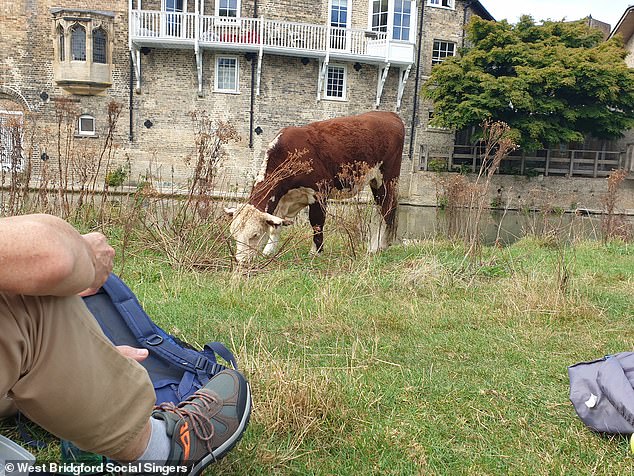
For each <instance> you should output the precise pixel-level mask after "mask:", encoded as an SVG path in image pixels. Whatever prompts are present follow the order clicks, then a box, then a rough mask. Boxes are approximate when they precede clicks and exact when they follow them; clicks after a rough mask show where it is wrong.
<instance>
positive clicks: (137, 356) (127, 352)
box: [117, 345, 150, 362]
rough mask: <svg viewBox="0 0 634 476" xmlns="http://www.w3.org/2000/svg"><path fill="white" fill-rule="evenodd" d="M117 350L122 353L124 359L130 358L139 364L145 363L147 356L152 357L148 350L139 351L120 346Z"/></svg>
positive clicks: (127, 346) (134, 348)
mask: <svg viewBox="0 0 634 476" xmlns="http://www.w3.org/2000/svg"><path fill="white" fill-rule="evenodd" d="M117 350H118V351H119V352H121V354H122V355H123V356H124V357H129V358H130V359H134V360H136V361H137V362H143V361H144V360H145V359H146V358H147V356H148V355H150V353H149V352H148V350H147V349H137V348H136V347H130V346H129V345H118V346H117Z"/></svg>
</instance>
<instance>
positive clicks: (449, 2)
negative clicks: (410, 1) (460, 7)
mask: <svg viewBox="0 0 634 476" xmlns="http://www.w3.org/2000/svg"><path fill="white" fill-rule="evenodd" d="M427 5H433V6H435V7H445V8H454V0H427Z"/></svg>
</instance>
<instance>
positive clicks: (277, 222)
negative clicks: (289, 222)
mask: <svg viewBox="0 0 634 476" xmlns="http://www.w3.org/2000/svg"><path fill="white" fill-rule="evenodd" d="M266 223H267V225H269V226H272V227H273V228H279V227H280V226H282V225H283V224H284V220H282V219H281V218H278V217H272V218H267V219H266Z"/></svg>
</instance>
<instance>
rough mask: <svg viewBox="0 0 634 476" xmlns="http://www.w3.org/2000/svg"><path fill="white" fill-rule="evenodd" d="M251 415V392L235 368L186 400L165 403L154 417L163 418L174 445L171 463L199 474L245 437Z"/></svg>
mask: <svg viewBox="0 0 634 476" xmlns="http://www.w3.org/2000/svg"><path fill="white" fill-rule="evenodd" d="M250 415H251V391H250V389H249V384H248V383H247V381H246V380H245V379H244V377H243V376H242V375H241V374H240V373H239V372H236V371H235V370H223V371H222V372H219V373H218V374H216V375H215V376H214V377H213V378H212V379H211V380H210V381H209V382H207V385H205V386H204V387H203V388H201V389H200V390H198V391H197V392H196V393H194V394H193V395H191V396H190V397H189V398H188V399H187V400H185V401H183V402H181V403H179V404H178V405H174V404H173V403H162V404H161V405H158V406H157V407H156V408H155V410H154V411H153V412H152V417H154V418H158V419H159V420H163V421H164V422H165V425H166V427H167V436H169V437H170V438H171V440H172V448H171V451H170V455H169V458H168V461H167V464H169V465H186V466H188V467H189V468H190V472H189V474H190V475H191V476H195V475H198V474H200V473H201V472H202V470H203V469H205V468H206V467H207V466H209V465H210V464H211V463H213V462H214V461H217V460H219V459H220V458H222V457H223V456H224V455H225V454H227V452H228V451H229V450H230V449H231V448H233V447H234V446H235V445H236V443H237V442H238V441H239V440H240V438H241V437H242V434H243V433H244V430H245V429H246V426H247V424H248V422H249V416H250Z"/></svg>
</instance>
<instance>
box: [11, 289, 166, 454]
mask: <svg viewBox="0 0 634 476" xmlns="http://www.w3.org/2000/svg"><path fill="white" fill-rule="evenodd" d="M0 362H2V367H1V368H0V412H1V413H0V415H2V416H7V415H8V414H10V413H11V412H14V411H15V410H16V409H19V410H20V411H21V412H22V413H24V414H25V415H26V416H27V417H29V418H30V419H31V420H32V421H34V422H35V423H37V424H38V425H40V426H41V427H42V428H44V429H46V430H47V431H49V432H50V433H52V434H54V435H56V436H57V437H59V438H62V439H65V440H69V441H72V442H73V443H74V444H75V445H77V446H78V447H79V448H81V449H84V450H86V451H91V452H93V453H99V454H102V455H105V456H108V457H112V456H114V455H117V454H119V452H120V451H121V450H122V449H123V448H125V447H126V446H127V445H128V444H129V443H130V442H132V441H134V438H136V437H137V435H138V434H139V432H140V431H141V429H142V428H143V427H144V425H145V424H146V423H147V422H148V419H149V416H150V413H151V411H152V408H153V405H154V400H155V395H154V389H153V387H152V383H151V382H150V379H149V376H148V374H147V372H146V371H145V369H144V368H143V367H142V366H141V365H139V364H138V363H137V362H135V361H133V360H132V359H128V358H126V357H124V356H122V355H121V354H120V353H119V352H118V351H117V349H116V348H115V347H114V346H113V345H112V344H111V343H110V341H109V340H108V339H107V338H106V336H105V335H104V334H103V332H102V331H101V328H100V327H99V325H98V324H97V321H96V320H95V319H94V318H93V317H92V314H90V312H89V311H88V309H87V308H86V306H85V305H84V303H83V301H82V300H81V298H79V297H77V296H71V297H62V298H60V297H50V296H45V297H31V296H18V295H9V294H3V293H0Z"/></svg>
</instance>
